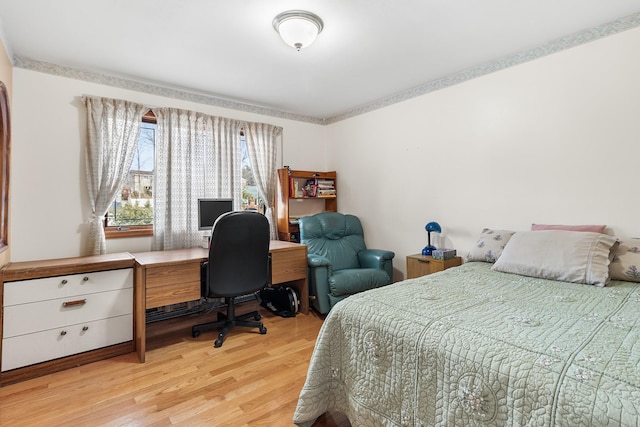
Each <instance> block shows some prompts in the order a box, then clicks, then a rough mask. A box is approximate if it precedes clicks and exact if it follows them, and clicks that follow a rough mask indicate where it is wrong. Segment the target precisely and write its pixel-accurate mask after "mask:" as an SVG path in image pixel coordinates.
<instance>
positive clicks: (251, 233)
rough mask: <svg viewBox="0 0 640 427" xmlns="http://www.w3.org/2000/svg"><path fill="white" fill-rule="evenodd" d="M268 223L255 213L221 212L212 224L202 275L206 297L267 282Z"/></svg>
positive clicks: (230, 294)
mask: <svg viewBox="0 0 640 427" xmlns="http://www.w3.org/2000/svg"><path fill="white" fill-rule="evenodd" d="M269 240H270V237H269V222H268V221H267V218H266V217H265V216H264V215H262V214H260V213H257V212H250V211H238V212H229V213H226V214H224V215H221V216H220V217H219V218H218V219H217V220H216V222H215V224H214V225H213V230H212V234H211V246H210V247H209V262H208V263H207V264H208V265H207V274H206V278H207V279H206V285H207V286H206V289H205V291H206V293H207V294H206V296H207V297H234V296H239V295H246V294H249V293H252V292H255V291H257V290H259V289H261V288H262V287H264V286H265V285H266V284H267V282H268V281H269Z"/></svg>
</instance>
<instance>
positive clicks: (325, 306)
mask: <svg viewBox="0 0 640 427" xmlns="http://www.w3.org/2000/svg"><path fill="white" fill-rule="evenodd" d="M307 263H308V264H309V296H310V297H311V303H312V305H313V306H314V307H315V309H316V310H318V311H319V312H320V313H322V314H326V313H328V312H329V310H330V309H331V303H330V302H329V276H331V272H332V270H333V269H332V267H331V261H329V259H328V258H326V257H323V256H321V255H316V254H307Z"/></svg>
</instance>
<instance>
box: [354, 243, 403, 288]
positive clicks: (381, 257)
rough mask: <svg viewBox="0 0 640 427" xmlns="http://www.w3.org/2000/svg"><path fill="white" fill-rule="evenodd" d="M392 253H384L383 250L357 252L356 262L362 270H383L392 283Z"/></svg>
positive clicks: (393, 254)
mask: <svg viewBox="0 0 640 427" xmlns="http://www.w3.org/2000/svg"><path fill="white" fill-rule="evenodd" d="M394 256H396V254H395V253H394V252H391V251H385V250H383V249H365V250H363V251H360V252H358V261H359V262H360V267H362V268H377V269H378V270H384V271H385V272H386V273H387V276H389V280H390V281H393V257H394Z"/></svg>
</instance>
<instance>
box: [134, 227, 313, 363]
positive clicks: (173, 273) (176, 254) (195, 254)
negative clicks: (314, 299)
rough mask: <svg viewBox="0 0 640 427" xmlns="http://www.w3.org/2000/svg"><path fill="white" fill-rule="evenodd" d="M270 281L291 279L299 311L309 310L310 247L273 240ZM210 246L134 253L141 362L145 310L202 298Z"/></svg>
mask: <svg viewBox="0 0 640 427" xmlns="http://www.w3.org/2000/svg"><path fill="white" fill-rule="evenodd" d="M269 253H270V254H271V283H272V284H274V285H275V284H278V283H285V282H291V287H294V288H296V289H297V291H298V294H299V295H300V312H301V313H303V314H308V313H309V285H308V283H307V247H306V246H305V245H300V244H297V243H290V242H284V241H279V240H272V241H271V244H270V245H269ZM208 256H209V251H208V249H201V248H193V249H176V250H171V251H154V252H142V253H135V254H133V257H134V258H135V284H134V288H135V292H134V308H135V309H134V339H135V346H136V352H137V353H138V358H139V359H140V361H141V362H144V360H145V349H146V310H147V309H148V308H155V307H161V306H164V305H171V304H177V303H181V302H186V301H194V300H197V299H199V298H200V265H201V264H202V263H203V262H204V261H205V260H206V259H207V258H208Z"/></svg>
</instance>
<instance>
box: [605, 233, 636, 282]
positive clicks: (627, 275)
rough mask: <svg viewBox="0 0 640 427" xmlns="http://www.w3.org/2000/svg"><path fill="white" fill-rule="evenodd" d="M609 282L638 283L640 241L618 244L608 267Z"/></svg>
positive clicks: (630, 240) (632, 240)
mask: <svg viewBox="0 0 640 427" xmlns="http://www.w3.org/2000/svg"><path fill="white" fill-rule="evenodd" d="M609 274H610V275H611V280H625V281H627V282H640V239H637V238H636V239H627V240H625V241H622V242H620V246H619V247H618V250H617V251H616V253H615V255H614V257H613V262H611V265H609Z"/></svg>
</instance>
